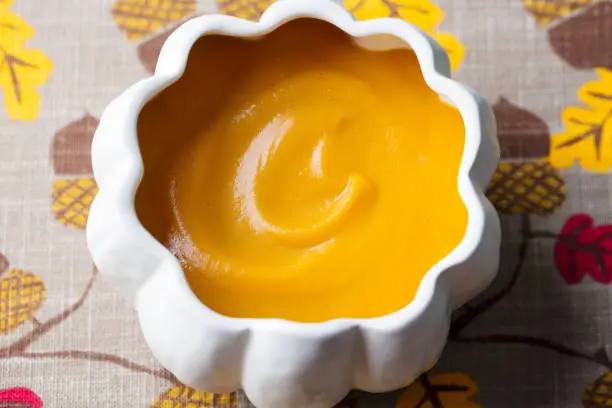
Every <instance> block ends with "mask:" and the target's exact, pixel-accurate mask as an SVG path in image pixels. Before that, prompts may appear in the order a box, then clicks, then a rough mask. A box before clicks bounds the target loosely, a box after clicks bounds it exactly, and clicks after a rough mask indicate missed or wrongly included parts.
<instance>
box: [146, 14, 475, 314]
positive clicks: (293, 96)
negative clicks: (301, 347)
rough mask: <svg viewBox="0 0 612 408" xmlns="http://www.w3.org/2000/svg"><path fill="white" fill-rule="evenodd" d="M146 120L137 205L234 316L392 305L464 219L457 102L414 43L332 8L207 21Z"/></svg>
mask: <svg viewBox="0 0 612 408" xmlns="http://www.w3.org/2000/svg"><path fill="white" fill-rule="evenodd" d="M138 132H139V139H140V144H141V150H142V152H143V157H144V161H145V177H144V179H143V182H142V184H141V186H140V187H139V190H138V193H137V212H138V215H139V217H140V219H141V221H142V223H143V224H144V225H145V227H146V228H147V229H148V230H149V231H150V232H151V233H152V234H153V235H154V236H155V237H156V238H157V239H158V240H160V241H161V242H162V243H164V244H165V245H166V246H167V247H168V248H169V249H170V251H171V252H172V253H174V254H175V255H176V256H177V257H178V259H179V260H180V261H181V263H182V266H183V269H184V271H185V274H186V277H187V280H188V282H189V284H190V286H191V288H192V290H193V291H194V293H195V294H196V295H197V296H198V298H199V299H200V300H201V301H202V302H203V303H204V304H206V305H207V306H208V307H210V308H212V309H213V310H215V311H217V312H219V313H221V314H224V315H227V316H233V317H258V318H284V319H288V320H293V321H300V322H320V321H325V320H329V319H334V318H367V317H378V316H382V315H386V314H389V313H392V312H395V311H397V310H399V309H401V308H403V307H404V306H406V305H407V304H408V303H409V302H410V301H411V300H412V299H413V298H414V296H415V294H416V291H417V288H418V286H419V283H420V282H421V279H422V278H423V276H424V275H425V274H426V273H427V271H428V270H429V269H430V268H431V267H432V266H433V265H434V264H436V263H437V262H438V261H439V260H441V259H442V258H443V257H445V256H446V255H448V254H449V253H450V252H451V251H452V250H453V249H454V248H455V247H456V246H457V245H458V244H459V242H460V241H461V239H462V238H463V236H464V234H465V230H466V226H467V211H466V209H465V206H464V204H463V202H462V200H461V199H460V197H459V193H458V181H457V180H458V169H459V163H460V160H461V156H462V153H463V144H464V126H463V122H462V120H461V117H460V115H459V113H458V111H457V110H456V109H455V108H453V107H451V106H449V105H447V104H445V103H443V102H441V101H440V99H439V97H438V96H437V95H436V94H435V93H434V92H433V91H431V90H430V89H429V88H428V87H427V85H426V84H425V82H424V80H423V78H422V75H421V72H420V68H419V65H418V62H417V59H416V57H415V55H414V53H413V52H412V51H410V50H407V49H402V50H394V51H384V52H382V51H367V50H364V49H361V48H359V47H358V46H356V45H354V44H353V43H352V41H351V39H350V38H349V37H348V36H346V35H345V34H344V33H342V32H340V31H339V30H338V29H336V28H335V27H333V26H331V25H328V24H327V23H323V22H319V21H315V20H298V21H294V22H292V23H289V24H287V25H285V26H284V27H282V28H280V29H279V30H277V31H275V32H274V33H272V34H270V35H268V36H267V37H265V38H263V39H259V40H250V41H247V40H240V39H232V38H227V37H220V36H207V37H203V38H202V39H200V40H199V41H198V42H197V43H196V44H195V45H194V47H193V49H192V51H191V54H190V57H189V63H188V68H187V71H186V73H185V75H184V76H183V78H182V79H180V80H179V81H178V82H177V83H175V84H174V85H172V86H171V87H169V88H168V89H166V90H165V91H164V92H163V93H162V94H160V95H159V96H158V97H156V98H155V99H154V100H152V101H151V102H149V103H148V104H147V105H146V107H145V108H144V110H143V112H142V113H141V116H140V118H139V123H138Z"/></svg>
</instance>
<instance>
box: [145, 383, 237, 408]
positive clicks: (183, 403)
mask: <svg viewBox="0 0 612 408" xmlns="http://www.w3.org/2000/svg"><path fill="white" fill-rule="evenodd" d="M185 407H189V408H238V397H237V395H236V393H231V394H212V393H210V392H201V391H198V390H194V389H193V388H190V387H187V386H186V385H177V386H174V387H172V388H170V389H168V390H167V391H166V392H164V393H163V394H161V395H160V396H159V397H157V399H156V400H155V402H153V404H151V405H150V407H149V408H185Z"/></svg>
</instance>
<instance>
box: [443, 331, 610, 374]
mask: <svg viewBox="0 0 612 408" xmlns="http://www.w3.org/2000/svg"><path fill="white" fill-rule="evenodd" d="M451 341H453V342H455V343H468V344H470V343H477V344H494V343H496V344H499V343H502V344H523V345H527V346H533V347H539V348H542V349H546V350H552V351H555V352H557V353H559V354H563V355H565V356H569V357H575V358H580V359H583V360H587V361H590V362H593V363H597V364H601V365H602V366H604V367H605V368H607V369H608V370H611V371H612V362H610V360H609V358H608V357H607V355H606V353H605V352H602V350H598V351H596V352H595V353H593V354H588V353H584V352H580V351H577V350H574V349H572V348H570V347H568V346H566V345H564V344H561V343H557V342H555V341H552V340H548V339H542V338H538V337H533V336H523V335H513V334H491V335H486V336H477V337H454V338H452V339H451Z"/></svg>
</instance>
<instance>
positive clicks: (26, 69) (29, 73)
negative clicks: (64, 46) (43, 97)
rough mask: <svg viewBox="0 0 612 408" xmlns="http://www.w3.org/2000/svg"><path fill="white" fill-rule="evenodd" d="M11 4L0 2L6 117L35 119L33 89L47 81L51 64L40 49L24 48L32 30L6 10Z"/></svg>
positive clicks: (0, 56)
mask: <svg viewBox="0 0 612 408" xmlns="http://www.w3.org/2000/svg"><path fill="white" fill-rule="evenodd" d="M11 3H12V2H1V3H0V88H2V89H3V91H4V105H5V109H6V111H7V114H8V117H9V118H10V119H16V120H35V119H36V118H37V116H38V111H39V108H40V96H39V95H38V92H37V91H36V88H37V87H38V86H40V85H43V84H44V83H45V82H46V81H47V79H48V77H49V74H50V73H51V71H52V69H53V64H52V63H51V61H50V60H49V59H48V58H47V57H46V56H45V55H44V54H43V53H42V52H41V51H39V50H30V49H25V48H24V44H25V42H26V41H28V40H29V39H30V38H31V37H32V36H33V35H34V30H33V29H32V28H31V27H30V26H29V25H28V24H27V23H26V22H25V21H23V20H22V19H20V18H19V17H17V16H16V15H15V14H14V13H12V12H11V11H10V10H9V9H8V7H9V6H10V4H11Z"/></svg>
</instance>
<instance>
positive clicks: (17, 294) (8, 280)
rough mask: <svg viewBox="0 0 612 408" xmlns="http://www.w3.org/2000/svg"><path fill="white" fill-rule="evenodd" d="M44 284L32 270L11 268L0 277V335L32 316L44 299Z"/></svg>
mask: <svg viewBox="0 0 612 408" xmlns="http://www.w3.org/2000/svg"><path fill="white" fill-rule="evenodd" d="M45 292H46V291H45V285H44V284H43V283H42V281H41V280H40V279H39V278H38V276H36V275H34V274H33V273H32V272H28V271H24V270H21V269H13V270H11V271H10V272H9V273H7V274H6V275H3V276H2V279H0V335H1V334H8V333H10V332H11V331H12V330H14V329H15V328H17V327H19V325H21V323H23V322H24V321H26V320H27V319H29V318H30V317H32V315H33V314H34V312H35V311H36V309H38V308H39V307H40V305H41V304H42V302H43V301H44V300H45Z"/></svg>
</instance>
